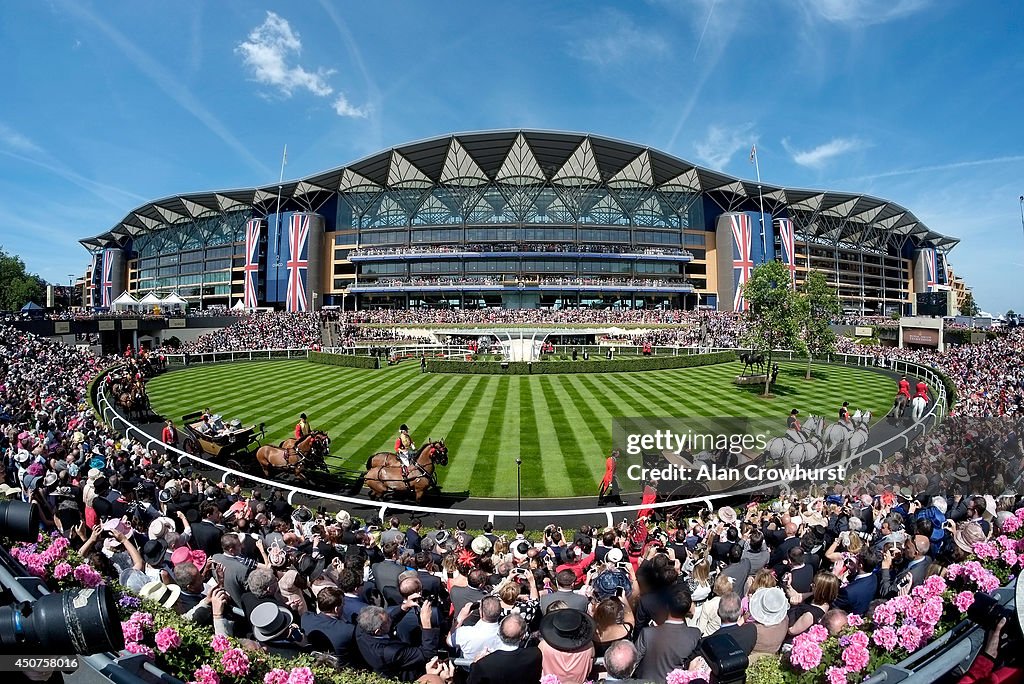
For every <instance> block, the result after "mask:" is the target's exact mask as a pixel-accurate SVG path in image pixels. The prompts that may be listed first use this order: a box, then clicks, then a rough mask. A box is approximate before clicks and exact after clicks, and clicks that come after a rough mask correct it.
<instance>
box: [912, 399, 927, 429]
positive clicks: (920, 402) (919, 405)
mask: <svg viewBox="0 0 1024 684" xmlns="http://www.w3.org/2000/svg"><path fill="white" fill-rule="evenodd" d="M910 405H911V406H913V408H914V412H913V414H912V416H913V418H914V422H915V423H920V422H921V420H922V419H923V418H924V411H925V409H926V408H928V400H927V399H925V398H924V397H914V398H913V399H912V400H911V401H910Z"/></svg>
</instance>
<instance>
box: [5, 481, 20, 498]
mask: <svg viewBox="0 0 1024 684" xmlns="http://www.w3.org/2000/svg"><path fill="white" fill-rule="evenodd" d="M15 494H21V489H19V488H18V487H12V486H11V485H9V484H7V483H6V482H4V483H3V484H0V495H3V496H13V495H15Z"/></svg>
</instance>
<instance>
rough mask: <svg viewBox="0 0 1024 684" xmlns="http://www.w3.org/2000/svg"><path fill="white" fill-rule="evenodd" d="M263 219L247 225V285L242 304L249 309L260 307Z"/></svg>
mask: <svg viewBox="0 0 1024 684" xmlns="http://www.w3.org/2000/svg"><path fill="white" fill-rule="evenodd" d="M263 225H264V224H263V219H257V218H254V219H251V220H250V221H249V222H248V223H246V224H245V268H244V276H245V284H244V289H243V296H242V303H243V306H245V308H247V309H255V308H256V307H257V306H259V296H258V294H257V293H258V291H259V268H260V238H261V237H262V235H263Z"/></svg>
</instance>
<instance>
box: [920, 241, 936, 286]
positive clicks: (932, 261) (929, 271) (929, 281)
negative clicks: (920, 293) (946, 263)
mask: <svg viewBox="0 0 1024 684" xmlns="http://www.w3.org/2000/svg"><path fill="white" fill-rule="evenodd" d="M921 259H923V260H924V271H925V274H924V275H925V292H935V291H936V289H937V286H938V284H939V260H938V252H937V251H936V250H935V249H934V248H932V247H928V248H925V249H922V250H921Z"/></svg>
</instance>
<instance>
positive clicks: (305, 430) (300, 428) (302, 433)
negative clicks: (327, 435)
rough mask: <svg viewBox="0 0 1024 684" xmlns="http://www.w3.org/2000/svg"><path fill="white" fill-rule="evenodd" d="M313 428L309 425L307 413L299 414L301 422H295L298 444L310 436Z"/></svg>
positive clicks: (296, 441)
mask: <svg viewBox="0 0 1024 684" xmlns="http://www.w3.org/2000/svg"><path fill="white" fill-rule="evenodd" d="M311 432H312V430H311V429H310V427H309V420H308V419H307V418H306V414H305V413H300V414H299V422H298V423H296V424H295V443H296V444H298V443H299V442H301V441H302V440H304V439H305V438H306V437H309V435H310V433H311Z"/></svg>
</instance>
